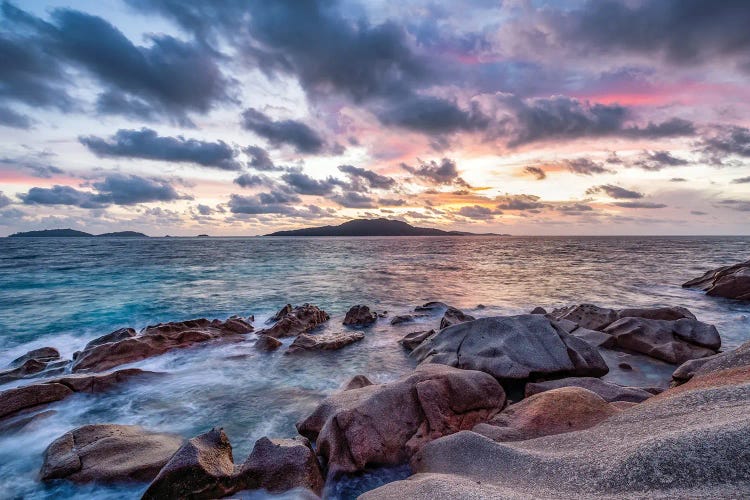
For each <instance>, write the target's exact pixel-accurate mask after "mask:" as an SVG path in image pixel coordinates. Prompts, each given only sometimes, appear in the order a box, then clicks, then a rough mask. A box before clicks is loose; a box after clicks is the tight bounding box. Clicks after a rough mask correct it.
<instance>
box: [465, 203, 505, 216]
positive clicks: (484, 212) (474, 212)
mask: <svg viewBox="0 0 750 500" xmlns="http://www.w3.org/2000/svg"><path fill="white" fill-rule="evenodd" d="M456 213H457V214H458V215H460V216H462V217H466V218H469V219H476V220H490V219H494V218H495V215H498V214H501V213H502V212H501V211H499V210H492V209H491V208H487V207H483V206H481V205H473V206H464V207H461V208H459V209H458V211H457V212H456Z"/></svg>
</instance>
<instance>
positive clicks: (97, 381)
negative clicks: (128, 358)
mask: <svg viewBox="0 0 750 500" xmlns="http://www.w3.org/2000/svg"><path fill="white" fill-rule="evenodd" d="M158 375H160V374H159V373H157V372H150V371H146V370H141V369H140V368H125V369H123V370H116V371H113V372H108V373H97V374H91V375H90V374H74V375H69V376H67V377H61V378H58V379H55V380H52V381H51V382H50V383H57V384H63V385H65V386H67V387H69V388H70V389H71V390H72V391H73V392H89V393H99V392H105V391H108V390H110V389H112V388H113V387H114V386H116V385H119V384H121V383H123V382H127V381H128V380H130V379H133V378H142V377H155V376H158Z"/></svg>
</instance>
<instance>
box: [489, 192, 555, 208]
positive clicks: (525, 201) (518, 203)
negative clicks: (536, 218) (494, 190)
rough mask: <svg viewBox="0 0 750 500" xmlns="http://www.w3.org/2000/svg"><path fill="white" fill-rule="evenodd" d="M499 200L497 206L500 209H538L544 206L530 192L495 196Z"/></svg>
mask: <svg viewBox="0 0 750 500" xmlns="http://www.w3.org/2000/svg"><path fill="white" fill-rule="evenodd" d="M495 200H496V201H498V202H500V203H498V205H497V208H499V209H501V210H538V209H541V208H544V207H545V204H544V203H542V202H541V201H540V198H539V197H538V196H534V195H530V194H510V195H505V196H498V197H497V198H495Z"/></svg>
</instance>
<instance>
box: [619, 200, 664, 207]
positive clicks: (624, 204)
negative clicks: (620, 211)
mask: <svg viewBox="0 0 750 500" xmlns="http://www.w3.org/2000/svg"><path fill="white" fill-rule="evenodd" d="M612 204H613V205H616V206H618V207H622V208H665V207H666V205H665V204H663V203H652V202H649V201H617V202H615V203H612Z"/></svg>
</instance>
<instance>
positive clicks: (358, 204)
mask: <svg viewBox="0 0 750 500" xmlns="http://www.w3.org/2000/svg"><path fill="white" fill-rule="evenodd" d="M329 199H330V200H331V201H334V202H336V203H338V204H339V205H341V206H342V207H345V208H377V207H378V205H377V203H375V200H374V199H373V198H371V197H370V196H367V195H366V194H362V193H357V192H356V191H344V192H343V193H341V194H334V195H332V196H329Z"/></svg>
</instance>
